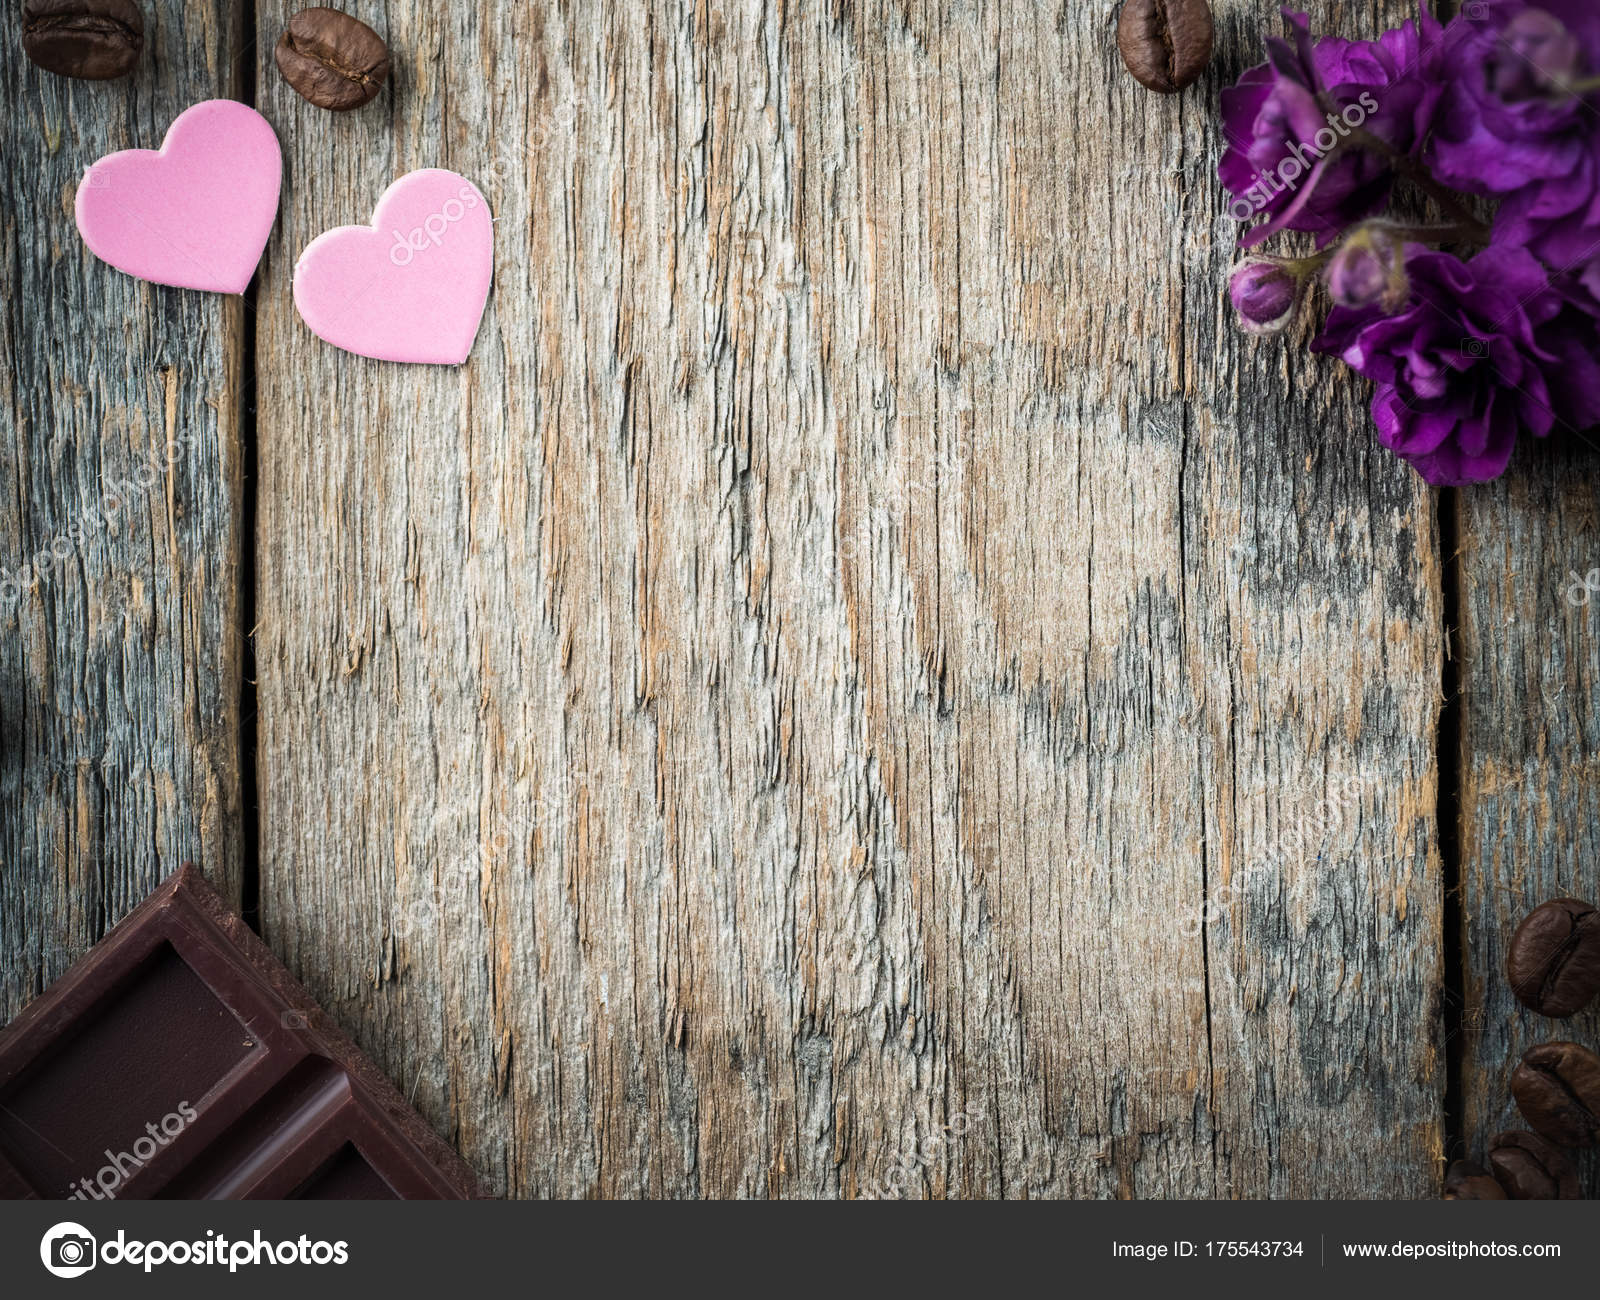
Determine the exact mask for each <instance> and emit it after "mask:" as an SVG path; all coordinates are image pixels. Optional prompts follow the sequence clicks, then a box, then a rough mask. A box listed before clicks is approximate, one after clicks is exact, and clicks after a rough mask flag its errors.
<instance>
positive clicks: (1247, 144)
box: [1217, 9, 1443, 248]
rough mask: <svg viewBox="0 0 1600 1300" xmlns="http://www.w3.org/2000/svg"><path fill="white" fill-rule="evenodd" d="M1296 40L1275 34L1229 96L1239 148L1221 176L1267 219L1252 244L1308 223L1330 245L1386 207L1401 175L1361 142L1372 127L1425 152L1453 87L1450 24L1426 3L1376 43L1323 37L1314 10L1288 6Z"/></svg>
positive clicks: (1227, 124)
mask: <svg viewBox="0 0 1600 1300" xmlns="http://www.w3.org/2000/svg"><path fill="white" fill-rule="evenodd" d="M1283 12H1284V16H1285V17H1286V18H1288V19H1289V21H1290V23H1291V25H1292V26H1293V28H1294V37H1293V42H1292V43H1291V42H1289V41H1283V40H1269V41H1268V42H1267V47H1268V51H1269V54H1270V61H1269V62H1268V63H1265V64H1262V65H1261V66H1260V67H1257V68H1251V69H1250V70H1249V71H1248V72H1246V73H1245V74H1244V76H1243V77H1241V78H1240V79H1239V82H1238V84H1237V85H1235V86H1233V87H1232V88H1230V89H1228V90H1225V91H1223V92H1222V120H1223V128H1224V130H1225V131H1226V133H1227V137H1228V149H1227V152H1226V153H1225V154H1224V155H1223V159H1222V162H1221V164H1220V166H1219V167H1218V169H1217V170H1218V174H1219V175H1220V176H1221V178H1222V183H1223V185H1224V186H1225V187H1226V188H1227V190H1228V192H1229V193H1230V194H1232V195H1234V203H1233V205H1232V209H1231V211H1232V212H1233V215H1234V216H1235V217H1236V218H1238V219H1239V220H1241V221H1244V220H1248V219H1249V218H1250V217H1253V216H1261V215H1264V216H1266V217H1268V218H1269V220H1267V221H1266V222H1265V223H1263V224H1262V225H1260V226H1258V227H1256V228H1255V229H1254V230H1252V231H1250V233H1249V234H1248V235H1246V236H1245V238H1244V239H1243V240H1242V241H1241V244H1242V245H1243V246H1244V247H1247V248H1248V247H1252V246H1254V245H1255V244H1258V243H1260V242H1261V241H1262V240H1264V239H1267V238H1269V237H1270V236H1271V235H1274V234H1276V233H1277V232H1278V231H1280V230H1308V231H1313V232H1315V233H1316V235H1317V242H1318V244H1319V245H1326V244H1328V243H1330V242H1331V241H1332V240H1333V239H1335V238H1336V237H1337V236H1338V234H1339V232H1340V231H1341V230H1342V229H1343V228H1344V227H1346V226H1348V225H1350V224H1352V223H1353V222H1355V221H1359V220H1360V219H1361V218H1362V217H1365V216H1367V215H1369V214H1370V213H1372V212H1374V211H1375V210H1377V209H1378V208H1380V207H1382V206H1383V203H1384V201H1385V200H1386V199H1387V198H1388V195H1389V191H1390V189H1391V187H1392V186H1393V184H1394V172H1393V169H1392V168H1391V167H1390V165H1389V163H1388V162H1387V161H1386V160H1385V159H1384V158H1383V157H1382V156H1381V155H1380V154H1378V153H1375V152H1372V151H1370V150H1363V149H1359V148H1353V147H1351V145H1350V143H1349V141H1350V137H1351V133H1352V132H1353V131H1355V130H1356V129H1358V128H1359V129H1361V130H1364V131H1366V132H1369V133H1371V134H1372V135H1374V136H1377V137H1378V138H1379V139H1381V140H1383V141H1385V142H1386V143H1387V144H1388V145H1389V146H1390V147H1391V148H1393V149H1394V150H1395V151H1396V152H1398V153H1400V154H1405V155H1410V154H1413V153H1415V152H1417V151H1418V150H1419V149H1420V148H1421V147H1422V144H1423V141H1424V140H1425V139H1426V137H1427V133H1428V129H1429V126H1430V124H1431V123H1432V119H1433V114H1434V109H1435V106H1436V105H1437V103H1438V100H1439V96H1440V94H1441V93H1442V89H1443V88H1442V86H1441V85H1440V84H1439V82H1438V78H1437V67H1438V55H1439V50H1440V36H1441V28H1440V26H1439V24H1438V22H1437V20H1435V19H1434V18H1433V16H1432V15H1431V14H1430V13H1428V11H1427V10H1426V9H1424V10H1423V12H1422V19H1421V22H1420V24H1419V23H1415V22H1407V23H1406V24H1405V25H1404V26H1403V27H1398V28H1396V29H1394V30H1393V31H1389V32H1385V33H1384V34H1383V35H1382V36H1381V37H1379V38H1378V39H1377V40H1376V41H1346V40H1341V39H1339V38H1337V37H1332V36H1327V37H1323V38H1322V39H1321V40H1319V41H1316V42H1315V43H1313V42H1312V40H1311V36H1310V31H1309V27H1308V24H1307V20H1306V16H1305V15H1304V14H1300V13H1294V12H1291V11H1290V10H1287V9H1285V10H1284V11H1283Z"/></svg>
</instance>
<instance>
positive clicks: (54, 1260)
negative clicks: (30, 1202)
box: [39, 1223, 95, 1277]
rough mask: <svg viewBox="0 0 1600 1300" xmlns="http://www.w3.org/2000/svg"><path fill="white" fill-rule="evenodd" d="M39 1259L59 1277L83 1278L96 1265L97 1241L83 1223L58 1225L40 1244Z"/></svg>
mask: <svg viewBox="0 0 1600 1300" xmlns="http://www.w3.org/2000/svg"><path fill="white" fill-rule="evenodd" d="M39 1258H40V1259H41V1260H43V1261H44V1266H45V1267H46V1268H47V1269H49V1270H50V1271H51V1272H52V1273H54V1274H55V1275H56V1276H57V1277H81V1276H82V1275H83V1274H85V1273H87V1272H88V1271H89V1270H90V1269H91V1268H93V1267H94V1265H95V1240H94V1238H93V1237H92V1236H90V1235H89V1230H88V1229H87V1228H85V1227H84V1226H83V1225H82V1224H81V1223H58V1224H56V1226H55V1227H53V1228H51V1229H50V1231H49V1232H47V1233H45V1234H44V1239H43V1240H42V1241H41V1242H40V1243H39Z"/></svg>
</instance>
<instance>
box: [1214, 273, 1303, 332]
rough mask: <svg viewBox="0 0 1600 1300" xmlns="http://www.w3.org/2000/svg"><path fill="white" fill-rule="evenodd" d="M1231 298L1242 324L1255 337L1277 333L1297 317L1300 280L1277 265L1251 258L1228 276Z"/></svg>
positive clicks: (1229, 295)
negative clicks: (1255, 335)
mask: <svg viewBox="0 0 1600 1300" xmlns="http://www.w3.org/2000/svg"><path fill="white" fill-rule="evenodd" d="M1228 297H1229V299H1230V300H1231V301H1232V303H1233V309H1234V311H1236V312H1238V313H1239V324H1240V325H1242V326H1243V327H1244V328H1245V329H1246V330H1248V331H1249V332H1250V333H1252V334H1276V333H1278V332H1279V331H1280V330H1282V329H1283V328H1284V327H1285V326H1286V325H1288V323H1289V318H1290V317H1291V316H1293V315H1294V307H1295V303H1296V302H1297V301H1299V298H1300V277H1298V276H1297V275H1295V274H1294V272H1293V271H1290V270H1288V269H1287V268H1285V267H1284V266H1282V265H1280V264H1279V263H1277V262H1273V261H1269V260H1267V259H1266V258H1262V257H1252V258H1249V259H1248V260H1246V261H1243V262H1240V263H1239V265H1238V266H1236V267H1235V268H1234V270H1233V274H1232V275H1231V276H1229V277H1228Z"/></svg>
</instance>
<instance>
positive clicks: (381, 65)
mask: <svg viewBox="0 0 1600 1300" xmlns="http://www.w3.org/2000/svg"><path fill="white" fill-rule="evenodd" d="M273 57H274V58H275V59H276V60H277V63H278V71H279V72H281V73H283V79H284V80H285V81H287V82H288V83H289V84H290V85H291V86H293V87H294V88H295V89H296V90H297V91H299V92H300V94H301V95H302V96H304V97H305V98H306V99H308V100H310V101H311V102H312V103H313V104H315V105H316V106H317V107H318V108H328V109H332V110H333V111H334V112H336V113H342V112H344V111H345V110H346V109H351V108H360V107H361V106H362V105H363V104H365V103H366V102H367V101H368V100H370V99H371V98H372V97H373V96H374V95H376V94H377V93H378V91H380V90H381V89H383V83H384V81H385V79H386V78H387V77H388V76H389V47H388V46H387V45H385V44H384V43H383V38H382V37H381V36H379V35H378V33H377V32H375V31H373V30H372V28H370V27H368V26H367V25H366V23H364V22H361V21H360V20H359V19H356V18H352V17H350V15H349V14H342V13H340V12H339V11H338V10H337V9H323V8H317V9H302V10H301V11H300V12H299V13H297V14H296V15H295V16H294V17H293V18H291V19H290V20H289V25H288V26H287V27H286V28H284V30H283V35H282V36H280V37H279V38H278V45H277V48H276V49H275V50H274V51H273Z"/></svg>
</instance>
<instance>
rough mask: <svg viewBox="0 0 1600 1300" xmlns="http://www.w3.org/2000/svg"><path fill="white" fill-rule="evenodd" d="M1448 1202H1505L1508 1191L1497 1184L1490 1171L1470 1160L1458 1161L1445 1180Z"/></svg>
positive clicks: (1445, 1194) (1452, 1165)
mask: <svg viewBox="0 0 1600 1300" xmlns="http://www.w3.org/2000/svg"><path fill="white" fill-rule="evenodd" d="M1444 1199H1445V1200H1447V1201H1503V1200H1505V1199H1506V1189H1505V1188H1504V1187H1502V1186H1500V1184H1499V1183H1497V1182H1495V1180H1494V1178H1493V1176H1492V1175H1490V1173H1489V1171H1488V1170H1487V1169H1485V1168H1484V1167H1483V1166H1482V1165H1476V1164H1473V1163H1472V1161H1470V1160H1457V1161H1455V1162H1454V1163H1453V1164H1451V1166H1450V1172H1449V1173H1448V1174H1446V1175H1445V1179H1444Z"/></svg>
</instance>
